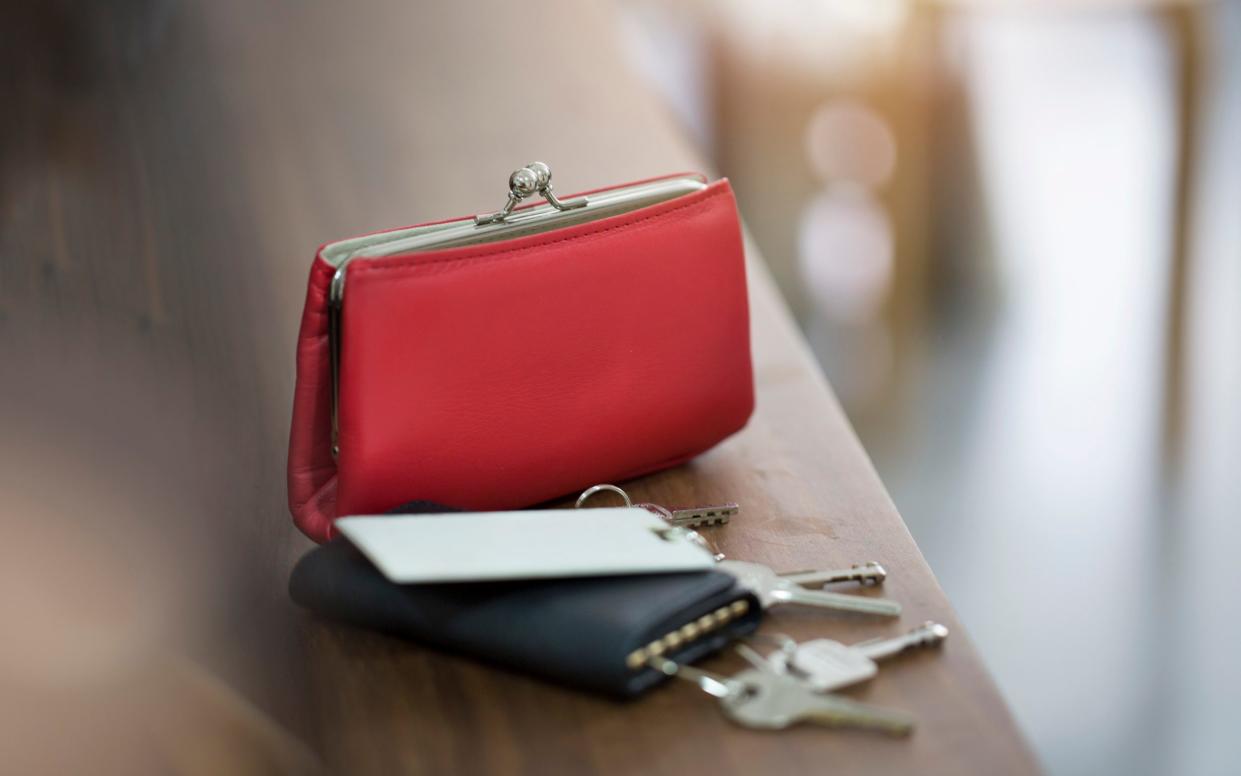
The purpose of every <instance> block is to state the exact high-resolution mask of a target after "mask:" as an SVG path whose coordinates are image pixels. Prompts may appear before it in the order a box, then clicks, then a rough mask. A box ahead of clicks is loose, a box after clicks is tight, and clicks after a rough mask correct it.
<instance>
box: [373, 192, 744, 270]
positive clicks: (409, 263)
mask: <svg viewBox="0 0 1241 776" xmlns="http://www.w3.org/2000/svg"><path fill="white" fill-rule="evenodd" d="M726 193H728V189H727V188H721V189H719V190H717V191H713V192H711V193H709V194H707V195H706V196H704V197H703V198H702V199H701V200H699V201H697V202H689V203H687V204H684V205H678V206H676V207H675V208H671V209H669V210H665V211H664V212H662V213H655V214H653V215H649V216H643V217H642V218H639V219H637V220H634V221H627V222H625V223H623V224H614V225H612V226H609V227H606V228H603V229H596V230H593V231H589V232H584V233H582V234H575V235H573V236H572V237H558V238H556V239H554V240H547V241H545V242H540V243H536V244H534V245H527V246H524V247H521V248H501V249H498V250H491V251H480V252H478V253H472V254H469V255H466V256H446V257H443V258H439V259H423V260H421V261H419V260H418V257H417V256H410V257H408V258H406V259H405V260H403V261H401V263H399V264H395V263H394V264H384V265H380V266H365V265H363V266H357V265H353V266H352V267H351V269H352V274H354V275H361V274H363V273H371V272H392V271H395V270H415V269H418V268H421V267H428V266H432V265H435V264H451V263H453V262H462V261H472V260H475V259H498V258H501V257H503V258H505V259H508V258H515V257H517V256H519V255H521V254H523V253H528V252H529V251H533V250H541V249H544V248H547V247H548V246H551V245H557V244H559V243H569V242H575V241H578V240H585V239H589V238H596V237H599V236H601V235H605V234H607V233H609V232H614V231H617V230H618V229H629V228H632V227H634V226H637V225H639V224H642V223H645V222H648V221H655V220H659V219H664V218H667V217H669V216H673V215H678V214H681V215H683V214H684V213H685V212H687V211H690V210H692V209H694V208H705V207H706V206H707V205H708V204H711V203H712V200H714V199H715V198H717V197H720V196H723V195H724V194H726Z"/></svg>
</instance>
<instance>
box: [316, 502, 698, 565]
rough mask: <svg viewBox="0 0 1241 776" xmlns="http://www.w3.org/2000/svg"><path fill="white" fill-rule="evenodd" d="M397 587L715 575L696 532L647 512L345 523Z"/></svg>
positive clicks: (339, 524) (464, 515) (341, 526)
mask: <svg viewBox="0 0 1241 776" xmlns="http://www.w3.org/2000/svg"><path fill="white" fill-rule="evenodd" d="M335 526H336V528H337V529H338V530H339V531H340V532H341V533H342V534H343V535H344V536H345V537H346V538H347V539H348V540H349V541H350V542H352V543H353V544H354V546H356V547H357V548H358V549H359V550H361V551H362V553H363V554H364V555H366V557H367V558H369V559H370V561H371V562H372V563H374V564H375V566H376V567H378V568H379V570H380V572H382V573H383V575H384V576H385V577H387V578H388V579H389V580H391V581H392V582H398V583H411V582H423V583H425V582H481V581H487V580H504V579H540V578H543V579H554V578H559V577H585V576H605V575H615V574H657V573H664V572H673V571H702V570H706V569H710V568H713V567H714V566H715V561H714V559H713V558H712V555H711V552H710V550H708V549H706V548H705V547H704V546H703V545H702V543H701V540H698V541H696V540H695V538H694V535H693V532H691V531H687V530H685V529H683V528H678V527H676V526H671V525H669V524H668V523H667V522H665V521H664V520H662V519H661V518H660V517H658V516H657V515H655V514H653V513H651V512H650V511H649V510H647V509H644V508H642V507H612V508H600V509H545V510H530V511H517V512H456V513H451V514H442V515H425V514H424V515H379V516H373V517H372V516H358V517H342V518H340V519H339V520H337V521H336V523H335Z"/></svg>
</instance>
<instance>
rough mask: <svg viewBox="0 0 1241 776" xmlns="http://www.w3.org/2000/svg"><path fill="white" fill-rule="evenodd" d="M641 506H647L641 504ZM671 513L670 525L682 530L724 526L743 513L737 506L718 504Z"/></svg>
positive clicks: (677, 510)
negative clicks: (679, 527)
mask: <svg viewBox="0 0 1241 776" xmlns="http://www.w3.org/2000/svg"><path fill="white" fill-rule="evenodd" d="M639 506H646V505H645V504H639ZM669 511H670V513H671V514H670V517H668V518H667V520H668V522H669V523H672V524H673V525H679V526H681V527H682V528H701V527H703V526H708V525H724V524H725V523H727V522H728V521H729V520H731V519H733V518H734V517H736V516H737V515H738V514H739V513H740V512H741V507H739V506H737V505H736V504H732V503H729V504H717V505H714V506H706V507H687V508H682V509H673V510H669Z"/></svg>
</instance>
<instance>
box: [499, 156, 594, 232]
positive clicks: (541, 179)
mask: <svg viewBox="0 0 1241 776" xmlns="http://www.w3.org/2000/svg"><path fill="white" fill-rule="evenodd" d="M531 194H541V195H543V199H545V200H547V204H549V205H551V206H552V207H554V208H556V209H557V210H576V209H577V208H580V207H586V198H585V197H578V198H577V199H574V200H570V201H568V202H563V201H561V200H559V199H557V198H556V195H555V194H553V193H552V168H550V167H548V166H547V165H546V164H544V163H543V162H531V163H530V164H527V165H526V166H525V167H522V168H521V169H520V170H514V171H513V174H512V175H510V176H508V201H507V202H505V203H504V207H502V208H500V209H499V210H497V211H496V212H494V213H489V214H487V215H477V216H474V223H475V225H477V226H482V225H484V224H498V223H500V222H502V221H504V219H506V218H508V216H509V213H512V212H513V208H515V207H517V203H519V202H521V201H522V200H523V199H525V198H526V197H528V196H530V195H531Z"/></svg>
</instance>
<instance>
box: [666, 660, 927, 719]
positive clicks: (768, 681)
mask: <svg viewBox="0 0 1241 776" xmlns="http://www.w3.org/2000/svg"><path fill="white" fill-rule="evenodd" d="M649 664H650V665H651V666H652V667H653V668H655V669H656V670H658V671H662V672H663V673H665V674H667V675H668V676H675V677H677V678H680V679H683V680H685V681H687V682H691V683H693V684H695V685H697V686H698V688H699V689H701V690H702V691H703V692H706V693H707V694H709V695H713V696H715V697H716V698H718V699H719V701H720V708H721V709H722V710H723V711H724V714H725V716H727V717H728V718H729V719H730V720H732V721H733V722H736V723H737V724H738V725H743V726H745V727H748V728H754V729H756V730H783V729H785V728H789V727H792V726H793V725H796V724H798V723H801V722H813V723H817V724H820V725H830V726H834V727H856V728H866V729H872V730H879V731H882V732H885V733H890V734H893V735H907V734H908V733H909V732H910V731H911V730H913V726H914V721H913V718H912V717H910V716H909V715H907V714H903V713H900V712H895V711H888V710H886V709H880V708H877V707H874V706H869V705H867V704H863V703H858V702H857V701H852V700H849V699H847V698H841V697H839V696H836V695H824V694H822V693H817V692H815V691H813V690H811V689H810V688H809V687H807V686H806V685H804V684H802V683H801V682H800V681H798V680H797V679H795V678H793V677H791V676H788V675H786V674H779V673H775V672H772V671H762V670H758V669H754V668H749V669H746V670H744V671H742V672H741V673H739V674H737V675H736V676H731V677H726V676H720V675H719V674H714V673H711V672H710V671H704V670H702V669H701V668H694V667H692V666H682V665H680V664H678V663H676V662H675V661H672V660H669V659H667V658H664V657H659V656H652V657H651V658H650V661H649Z"/></svg>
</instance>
